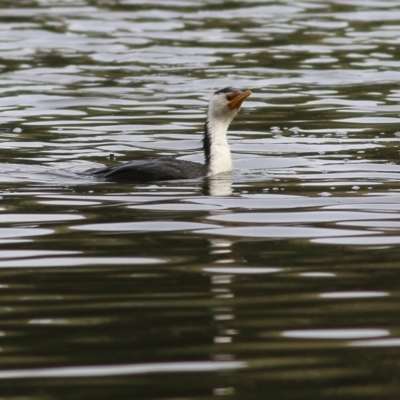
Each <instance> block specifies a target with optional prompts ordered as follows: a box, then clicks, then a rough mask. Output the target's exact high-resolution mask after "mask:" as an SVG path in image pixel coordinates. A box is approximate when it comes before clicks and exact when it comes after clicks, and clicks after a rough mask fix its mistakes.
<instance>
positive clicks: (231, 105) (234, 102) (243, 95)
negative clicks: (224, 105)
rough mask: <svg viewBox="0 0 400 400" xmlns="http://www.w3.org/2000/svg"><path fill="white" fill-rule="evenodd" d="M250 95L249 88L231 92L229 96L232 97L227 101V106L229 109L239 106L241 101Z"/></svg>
mask: <svg viewBox="0 0 400 400" xmlns="http://www.w3.org/2000/svg"><path fill="white" fill-rule="evenodd" d="M250 95H251V91H250V90H246V91H245V92H244V93H232V94H231V96H232V97H233V99H232V100H231V101H230V102H229V103H228V107H229V108H230V109H231V110H234V109H235V108H240V106H241V105H242V103H243V102H244V101H245V100H246V99H247V98H248V97H249V96H250Z"/></svg>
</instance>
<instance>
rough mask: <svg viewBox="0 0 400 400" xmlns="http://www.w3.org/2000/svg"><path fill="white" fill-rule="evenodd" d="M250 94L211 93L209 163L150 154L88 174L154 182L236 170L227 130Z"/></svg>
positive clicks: (207, 134) (234, 91) (229, 90)
mask: <svg viewBox="0 0 400 400" xmlns="http://www.w3.org/2000/svg"><path fill="white" fill-rule="evenodd" d="M250 95H251V91H250V90H246V91H245V92H242V91H240V90H239V89H235V88H233V87H226V88H224V89H221V90H218V91H217V92H215V93H214V94H213V96H212V97H211V100H210V104H209V106H208V112H207V120H206V123H205V127H204V137H203V150H204V156H205V164H199V163H196V162H192V161H184V160H177V159H175V158H172V157H162V158H149V159H145V160H135V161H130V162H126V163H121V164H116V165H112V166H110V167H105V168H99V169H90V170H88V171H86V173H85V174H90V175H92V176H93V177H95V178H97V179H99V180H105V181H112V182H151V181H167V180H174V179H193V178H200V177H203V176H211V175H215V174H219V173H222V172H229V171H231V170H232V157H231V151H230V149H229V145H228V141H227V137H226V134H227V131H228V127H229V124H230V123H231V122H232V120H233V119H234V118H235V116H236V114H237V113H238V112H239V110H240V107H241V105H242V103H243V101H244V100H246V99H247V98H248V97H249V96H250Z"/></svg>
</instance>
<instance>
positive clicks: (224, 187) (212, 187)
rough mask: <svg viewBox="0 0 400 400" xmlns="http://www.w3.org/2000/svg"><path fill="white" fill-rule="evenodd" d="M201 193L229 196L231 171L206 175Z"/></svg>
mask: <svg viewBox="0 0 400 400" xmlns="http://www.w3.org/2000/svg"><path fill="white" fill-rule="evenodd" d="M203 194H205V195H209V196H229V195H231V194H232V173H231V172H225V173H223V174H218V175H213V176H208V177H207V178H205V180H204V185H203Z"/></svg>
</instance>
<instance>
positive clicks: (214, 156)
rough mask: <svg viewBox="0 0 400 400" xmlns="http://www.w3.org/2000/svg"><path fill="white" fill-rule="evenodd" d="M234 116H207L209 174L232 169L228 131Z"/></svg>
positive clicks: (205, 137)
mask: <svg viewBox="0 0 400 400" xmlns="http://www.w3.org/2000/svg"><path fill="white" fill-rule="evenodd" d="M231 121H232V118H213V117H212V116H209V117H208V118H207V122H206V126H205V132H204V146H203V147H204V152H205V156H206V165H207V170H208V172H207V175H215V174H219V173H221V172H228V171H232V168H233V165H232V157H231V151H230V149H229V145H228V141H227V138H226V133H227V131H228V127H229V124H230V122H231Z"/></svg>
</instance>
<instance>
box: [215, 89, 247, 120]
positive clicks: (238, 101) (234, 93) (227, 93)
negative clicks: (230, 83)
mask: <svg viewBox="0 0 400 400" xmlns="http://www.w3.org/2000/svg"><path fill="white" fill-rule="evenodd" d="M250 95H251V91H250V90H246V91H245V92H242V91H240V90H239V89H235V88H233V87H226V88H223V89H221V90H218V91H216V92H215V93H214V94H213V96H212V97H211V100H210V105H209V107H208V116H209V118H211V119H214V120H225V121H227V122H228V121H229V122H230V121H232V120H233V118H235V116H236V114H237V113H238V112H239V110H240V107H241V105H242V103H243V102H244V101H245V100H246V99H247V98H248V97H249V96H250Z"/></svg>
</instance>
